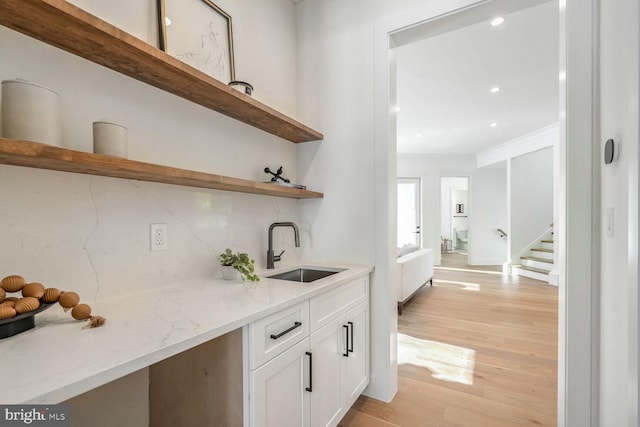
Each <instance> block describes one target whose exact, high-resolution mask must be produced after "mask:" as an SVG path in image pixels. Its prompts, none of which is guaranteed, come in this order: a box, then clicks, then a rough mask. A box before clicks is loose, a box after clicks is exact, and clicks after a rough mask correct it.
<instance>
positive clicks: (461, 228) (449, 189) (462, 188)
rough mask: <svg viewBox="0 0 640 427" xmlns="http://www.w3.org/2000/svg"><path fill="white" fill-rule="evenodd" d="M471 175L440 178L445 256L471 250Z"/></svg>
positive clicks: (441, 230) (443, 249)
mask: <svg viewBox="0 0 640 427" xmlns="http://www.w3.org/2000/svg"><path fill="white" fill-rule="evenodd" d="M469 214H470V209H469V177H466V176H456V177H449V176H448V177H442V178H440V235H441V236H442V252H443V256H445V255H446V254H450V253H457V254H459V255H462V256H463V257H467V256H468V250H469Z"/></svg>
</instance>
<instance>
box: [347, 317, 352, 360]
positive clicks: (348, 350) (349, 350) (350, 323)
mask: <svg viewBox="0 0 640 427" xmlns="http://www.w3.org/2000/svg"><path fill="white" fill-rule="evenodd" d="M347 323H348V324H349V325H350V326H351V348H348V349H347V353H349V352H351V353H353V322H347Z"/></svg>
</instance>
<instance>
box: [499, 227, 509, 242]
mask: <svg viewBox="0 0 640 427" xmlns="http://www.w3.org/2000/svg"><path fill="white" fill-rule="evenodd" d="M497 231H498V233H500V238H501V239H502V238H503V237H507V233H505V232H504V230H503V229H502V228H498V229H497Z"/></svg>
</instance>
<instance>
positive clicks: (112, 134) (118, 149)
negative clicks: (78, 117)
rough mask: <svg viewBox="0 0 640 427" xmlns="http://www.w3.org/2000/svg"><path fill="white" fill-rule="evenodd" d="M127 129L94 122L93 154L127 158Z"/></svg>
mask: <svg viewBox="0 0 640 427" xmlns="http://www.w3.org/2000/svg"><path fill="white" fill-rule="evenodd" d="M127 147H128V142H127V128H126V127H124V126H122V125H119V124H117V123H112V122H106V121H99V122H93V152H94V153H96V154H107V155H109V156H115V157H122V158H123V159H126V158H127Z"/></svg>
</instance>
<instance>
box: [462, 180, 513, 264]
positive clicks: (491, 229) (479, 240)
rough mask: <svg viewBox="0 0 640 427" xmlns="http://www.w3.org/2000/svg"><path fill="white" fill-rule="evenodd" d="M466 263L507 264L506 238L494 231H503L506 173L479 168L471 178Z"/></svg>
mask: <svg viewBox="0 0 640 427" xmlns="http://www.w3.org/2000/svg"><path fill="white" fill-rule="evenodd" d="M470 196H471V201H470V202H471V205H472V207H473V213H472V214H471V215H470V217H469V230H470V231H469V233H470V235H471V237H470V238H469V254H470V255H472V257H471V259H470V260H469V261H470V263H472V264H475V265H501V264H504V263H505V262H506V261H507V256H508V254H507V239H506V238H502V237H500V234H499V233H498V231H497V229H498V228H500V229H502V230H506V228H507V170H506V168H481V169H478V172H477V173H476V174H475V175H474V176H473V185H472V191H471V192H470Z"/></svg>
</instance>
